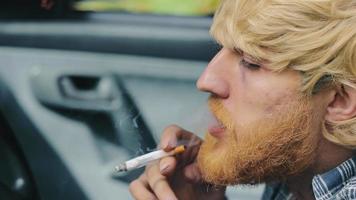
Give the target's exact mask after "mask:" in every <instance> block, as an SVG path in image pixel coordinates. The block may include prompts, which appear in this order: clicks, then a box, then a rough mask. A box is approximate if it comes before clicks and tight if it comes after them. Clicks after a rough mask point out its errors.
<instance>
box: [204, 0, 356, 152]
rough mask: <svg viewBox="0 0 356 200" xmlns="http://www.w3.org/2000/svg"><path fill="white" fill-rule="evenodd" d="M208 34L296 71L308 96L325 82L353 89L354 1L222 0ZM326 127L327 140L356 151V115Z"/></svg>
mask: <svg viewBox="0 0 356 200" xmlns="http://www.w3.org/2000/svg"><path fill="white" fill-rule="evenodd" d="M211 34H212V35H213V36H214V38H215V39H216V40H217V41H218V42H219V43H220V44H222V45H223V46H224V47H227V48H231V49H232V48H239V49H241V50H242V51H244V52H246V53H248V54H250V55H251V56H252V57H254V58H255V59H257V60H267V61H268V62H269V65H268V66H269V67H270V68H271V69H272V70H274V71H282V70H285V69H287V68H289V69H294V70H297V71H300V72H301V73H302V74H303V76H302V77H303V83H302V86H301V90H302V91H303V92H304V93H306V94H312V93H313V92H315V90H316V88H318V85H319V84H320V83H323V84H325V83H326V82H327V83H332V84H333V85H348V86H351V87H353V88H356V0H222V2H221V5H220V7H219V9H218V10H217V12H216V14H215V17H214V23H213V25H212V28H211ZM328 125H329V126H328V128H326V127H325V126H327V125H324V127H323V129H324V131H323V134H324V136H325V137H326V138H327V139H329V140H330V141H332V142H335V143H338V144H341V145H343V146H346V147H348V148H353V149H356V118H353V119H350V120H347V121H343V122H340V123H335V124H328Z"/></svg>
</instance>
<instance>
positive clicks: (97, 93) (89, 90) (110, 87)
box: [59, 76, 115, 101]
mask: <svg viewBox="0 0 356 200" xmlns="http://www.w3.org/2000/svg"><path fill="white" fill-rule="evenodd" d="M59 87H60V90H61V92H62V94H63V96H65V97H66V98H69V99H74V100H82V101H111V100H113V99H114V98H115V94H114V93H115V91H114V90H115V86H114V83H113V81H112V80H111V78H110V77H108V76H102V77H100V76H63V77H60V79H59Z"/></svg>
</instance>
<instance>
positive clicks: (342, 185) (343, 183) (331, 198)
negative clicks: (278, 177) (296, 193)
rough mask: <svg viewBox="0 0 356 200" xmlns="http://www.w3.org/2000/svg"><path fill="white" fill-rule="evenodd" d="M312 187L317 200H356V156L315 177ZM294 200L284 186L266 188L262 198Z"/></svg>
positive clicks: (277, 185) (268, 199) (273, 185)
mask: <svg viewBox="0 0 356 200" xmlns="http://www.w3.org/2000/svg"><path fill="white" fill-rule="evenodd" d="M312 187H313V192H314V197H315V199H316V200H341V199H355V200H356V156H354V157H352V158H350V159H349V160H346V161H345V162H343V163H342V164H341V165H339V166H338V167H336V168H334V169H332V170H330V171H328V172H326V173H324V174H321V175H316V176H314V178H313V181H312ZM293 199H295V198H294V197H293V195H292V194H291V193H289V192H288V189H287V187H286V186H285V185H283V184H271V185H268V186H266V189H265V192H264V194H263V196H262V200H293Z"/></svg>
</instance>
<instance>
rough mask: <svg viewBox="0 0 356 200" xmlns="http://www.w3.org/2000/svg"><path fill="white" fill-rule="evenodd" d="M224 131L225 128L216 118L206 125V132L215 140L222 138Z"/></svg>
mask: <svg viewBox="0 0 356 200" xmlns="http://www.w3.org/2000/svg"><path fill="white" fill-rule="evenodd" d="M225 130H226V127H225V126H224V125H223V124H222V123H221V122H220V121H219V120H218V119H216V117H213V120H212V121H211V122H210V123H209V125H208V132H209V133H210V134H211V135H212V136H214V137H216V138H222V137H223V136H224V132H225Z"/></svg>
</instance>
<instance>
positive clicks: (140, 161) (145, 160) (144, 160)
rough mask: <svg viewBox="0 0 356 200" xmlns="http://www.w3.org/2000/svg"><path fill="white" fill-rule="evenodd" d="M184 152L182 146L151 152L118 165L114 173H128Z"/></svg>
mask: <svg viewBox="0 0 356 200" xmlns="http://www.w3.org/2000/svg"><path fill="white" fill-rule="evenodd" d="M184 151H185V147H184V145H180V146H177V147H176V148H174V149H173V150H172V151H169V152H165V151H164V150H157V151H153V152H150V153H147V154H144V155H142V156H138V157H136V158H133V159H131V160H128V161H126V162H124V163H122V164H119V165H117V166H115V171H116V172H126V171H130V170H133V169H138V168H140V167H144V166H146V165H147V164H149V163H150V162H152V161H155V160H158V159H161V158H164V157H167V156H173V155H176V154H179V153H183V152H184Z"/></svg>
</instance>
